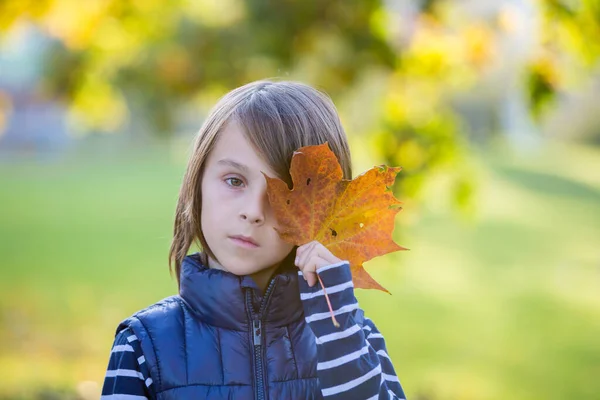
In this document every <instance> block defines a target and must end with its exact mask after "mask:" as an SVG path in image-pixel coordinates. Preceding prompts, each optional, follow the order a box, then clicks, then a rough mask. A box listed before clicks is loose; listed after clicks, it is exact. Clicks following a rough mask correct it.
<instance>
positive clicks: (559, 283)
mask: <svg viewBox="0 0 600 400" xmlns="http://www.w3.org/2000/svg"><path fill="white" fill-rule="evenodd" d="M599 56H600V1H598V0H552V1H550V0H549V1H534V0H512V1H509V0H462V1H458V0H455V1H441V0H437V1H436V0H429V1H427V0H422V1H416V0H414V1H409V0H362V1H333V0H308V1H307V0H302V1H296V0H285V1H275V0H171V1H160V0H3V1H2V2H0V399H63V398H64V399H93V398H98V397H99V393H100V388H101V385H102V381H103V378H104V373H105V368H106V365H107V362H108V356H109V352H110V347H111V344H112V340H113V334H114V330H115V328H116V326H117V324H118V322H119V321H120V320H121V319H123V318H125V317H127V316H128V315H130V314H131V313H132V312H134V311H135V310H137V309H140V308H143V307H145V306H147V305H149V304H151V303H153V302H155V301H157V300H159V299H161V298H163V297H166V296H168V295H171V294H174V293H175V292H176V281H175V280H174V279H173V278H172V277H171V276H170V274H169V272H168V267H167V253H168V248H169V244H170V238H171V232H172V222H173V216H174V209H175V203H176V199H177V194H178V189H179V185H180V183H181V179H182V176H183V171H184V168H185V164H186V161H187V158H188V155H189V151H190V145H191V142H192V139H193V136H194V134H195V133H196V132H197V130H198V128H199V127H200V125H201V123H202V121H203V118H205V116H206V114H207V112H208V110H209V109H210V107H211V106H212V105H213V104H214V102H215V101H216V99H217V98H218V97H220V96H221V95H223V94H224V93H226V92H227V91H229V90H231V89H233V88H235V87H237V86H239V85H242V84H244V83H247V82H249V81H252V80H256V79H261V78H266V77H280V78H283V79H293V80H300V81H303V82H307V83H309V84H312V85H314V86H316V87H318V88H320V89H323V90H325V91H327V92H328V93H329V94H330V95H331V96H332V97H333V99H334V101H335V103H336V104H337V106H338V108H339V111H340V114H341V116H342V120H343V123H344V126H345V128H346V130H347V132H348V135H349V137H350V142H351V149H352V152H353V157H354V174H355V175H357V174H359V173H361V172H363V171H365V170H366V169H368V168H370V167H371V166H373V165H377V164H382V163H385V164H388V165H399V166H402V167H403V171H402V172H401V174H400V177H399V178H398V182H397V185H396V187H395V190H396V193H397V196H398V197H399V198H400V199H401V200H402V201H403V202H404V209H403V211H402V212H401V213H400V214H399V216H398V219H397V228H396V230H395V233H394V235H395V238H396V240H397V242H398V243H399V244H401V245H403V246H405V247H408V248H409V249H410V251H406V252H399V253H396V254H392V255H388V256H385V257H380V258H378V259H375V260H373V261H371V262H369V263H367V269H368V270H369V271H370V272H371V273H372V275H373V276H374V277H375V278H376V279H378V280H379V281H380V282H381V283H382V284H383V285H384V286H386V287H387V288H388V289H389V290H390V291H391V293H392V295H391V296H390V295H387V294H384V293H380V292H374V291H360V293H359V294H358V297H359V300H360V302H361V304H362V307H363V308H364V309H365V310H366V313H367V315H369V316H370V317H371V318H372V319H374V320H375V321H376V323H377V324H378V326H379V327H380V329H381V330H382V331H383V333H384V334H385V337H386V339H387V344H388V349H389V353H390V354H391V356H392V358H393V360H394V362H395V366H396V369H397V372H398V375H399V376H400V379H401V382H402V383H403V385H404V387H405V390H406V392H407V394H408V396H409V398H410V399H413V400H417V399H419V400H438V399H439V400H446V399H448V400H453V399H461V400H470V399H473V400H484V399H503V398H510V399H513V400H518V399H544V400H554V399H567V398H576V399H598V398H600V380H599V379H598V377H599V376H600V63H599Z"/></svg>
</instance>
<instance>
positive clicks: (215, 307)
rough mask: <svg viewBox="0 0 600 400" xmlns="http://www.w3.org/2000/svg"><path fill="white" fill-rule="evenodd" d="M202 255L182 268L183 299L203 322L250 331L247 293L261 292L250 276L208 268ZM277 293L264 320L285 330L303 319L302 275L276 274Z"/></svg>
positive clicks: (284, 271) (282, 271) (283, 270)
mask: <svg viewBox="0 0 600 400" xmlns="http://www.w3.org/2000/svg"><path fill="white" fill-rule="evenodd" d="M203 260H204V257H203V254H202V253H194V254H191V255H189V256H186V257H185V258H184V260H183V262H182V264H181V277H180V287H179V295H180V297H181V298H182V299H183V300H184V301H185V302H186V304H187V305H188V306H189V307H190V308H191V309H192V311H193V312H194V314H196V315H197V316H198V317H199V318H200V319H201V320H202V321H203V322H206V323H207V324H209V325H214V326H218V327H221V328H226V329H234V330H246V329H248V308H247V304H246V291H248V290H250V291H254V292H256V291H258V287H257V286H256V283H255V282H254V280H253V279H252V278H251V277H249V276H238V275H234V274H232V273H230V272H227V271H223V270H219V269H211V268H208V266H206V265H205V264H207V263H206V262H203ZM273 279H274V280H275V282H274V287H273V292H272V294H271V296H270V298H269V300H268V304H266V310H265V315H263V316H262V319H263V320H264V321H266V322H267V323H269V324H272V325H274V326H283V325H287V324H289V323H291V322H294V321H296V320H298V319H300V318H303V308H302V303H301V301H300V293H299V289H298V273H297V271H296V270H295V269H292V268H287V269H286V268H280V269H278V270H277V271H276V272H275V275H274V278H273Z"/></svg>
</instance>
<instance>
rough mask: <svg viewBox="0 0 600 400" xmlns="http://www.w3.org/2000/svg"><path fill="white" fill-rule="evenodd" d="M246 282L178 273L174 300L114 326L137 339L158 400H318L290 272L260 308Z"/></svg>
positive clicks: (203, 270) (204, 270)
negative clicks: (128, 331)
mask: <svg viewBox="0 0 600 400" xmlns="http://www.w3.org/2000/svg"><path fill="white" fill-rule="evenodd" d="M257 291H258V288H257V287H256V284H255V283H254V281H253V280H252V278H250V277H241V276H236V275H233V274H231V273H229V272H226V271H221V270H217V269H210V268H208V267H206V266H205V265H204V264H203V263H202V261H201V256H200V253H196V254H193V255H189V256H187V257H186V258H185V259H184V261H183V263H182V268H181V283H180V290H179V295H176V296H171V297H168V298H166V299H164V300H161V301H160V302H158V303H156V304H154V305H152V306H150V307H148V308H146V309H144V310H141V311H139V312H137V313H135V314H134V315H133V316H131V317H130V318H128V319H126V320H124V321H123V322H121V324H120V325H119V327H118V328H117V332H120V331H121V330H123V329H125V328H126V327H129V328H131V329H132V330H133V331H134V333H135V334H136V336H137V337H138V339H139V340H140V343H141V347H142V351H143V353H144V357H145V360H146V363H147V365H148V368H149V371H150V377H151V378H152V381H153V385H154V389H155V392H156V395H157V398H158V399H165V400H166V399H260V400H263V399H265V400H266V399H321V398H322V395H321V391H320V386H319V381H318V379H317V368H316V367H317V348H316V343H315V337H314V334H313V333H312V331H311V330H310V328H309V327H308V325H307V324H306V322H305V321H304V311H303V308H302V303H301V301H300V294H299V289H298V274H297V271H296V270H292V269H290V270H287V271H279V273H277V274H276V275H275V277H274V278H273V279H272V280H271V282H270V284H269V286H268V288H267V289H266V291H265V292H264V295H263V296H262V299H261V300H260V304H259V305H258V306H256V305H255V304H254V302H253V299H254V298H255V296H256V295H257Z"/></svg>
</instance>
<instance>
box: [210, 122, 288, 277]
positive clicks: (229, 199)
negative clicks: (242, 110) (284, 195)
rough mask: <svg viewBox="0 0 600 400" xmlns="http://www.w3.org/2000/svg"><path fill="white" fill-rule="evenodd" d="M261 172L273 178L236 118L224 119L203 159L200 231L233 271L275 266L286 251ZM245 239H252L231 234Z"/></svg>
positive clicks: (222, 264)
mask: <svg viewBox="0 0 600 400" xmlns="http://www.w3.org/2000/svg"><path fill="white" fill-rule="evenodd" d="M261 171H263V172H264V173H266V174H267V175H268V176H270V177H276V176H277V175H276V174H275V172H273V169H272V168H271V167H270V166H269V165H268V164H267V163H265V161H264V160H262V159H261V158H260V156H259V155H258V153H257V152H256V151H255V150H254V148H253V147H252V145H251V144H250V143H249V142H248V140H247V139H246V137H245V136H244V132H243V130H242V128H241V127H240V126H239V125H238V124H237V123H236V122H230V123H228V124H227V125H226V126H225V127H224V129H223V131H222V132H221V133H220V134H219V137H218V139H217V142H216V145H215V147H214V148H213V150H212V151H211V152H210V154H209V156H208V158H207V160H206V161H205V166H204V174H203V178H202V214H201V219H202V233H203V234H204V238H205V240H206V243H207V244H208V246H209V248H210V249H211V250H212V252H213V254H214V255H215V257H216V260H211V261H212V262H213V263H214V261H216V262H217V263H218V264H219V265H214V264H213V265H211V267H215V266H216V267H222V268H223V269H225V270H226V271H229V272H231V273H233V274H236V275H251V274H255V273H257V272H259V271H262V270H265V269H267V268H271V267H273V268H274V267H276V266H277V265H278V264H279V263H280V262H281V261H282V260H283V259H284V258H285V257H286V256H287V255H288V254H289V253H290V251H291V250H292V248H293V245H292V244H289V243H287V242H284V241H283V240H281V239H280V238H279V235H278V234H277V232H276V231H275V229H273V228H274V227H276V226H277V221H276V220H275V215H274V214H273V210H272V209H271V206H270V204H269V199H268V197H267V191H266V189H267V183H266V180H265V178H264V176H263V175H262V174H261ZM235 236H245V237H247V238H250V240H252V241H253V242H254V244H252V243H249V242H247V241H244V240H241V239H236V238H235Z"/></svg>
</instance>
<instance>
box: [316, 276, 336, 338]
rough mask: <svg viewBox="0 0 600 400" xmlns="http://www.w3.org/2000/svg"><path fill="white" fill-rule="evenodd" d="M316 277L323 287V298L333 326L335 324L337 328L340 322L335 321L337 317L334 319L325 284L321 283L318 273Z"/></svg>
mask: <svg viewBox="0 0 600 400" xmlns="http://www.w3.org/2000/svg"><path fill="white" fill-rule="evenodd" d="M317 278H318V279H319V283H320V284H321V287H322V288H323V294H324V295H325V300H327V305H328V306H329V312H330V313H331V321H333V326H335V327H336V328H339V327H340V323H339V322H337V319H335V315H334V314H333V307H331V302H330V301H329V296H327V291H326V290H325V285H323V281H322V280H321V277H320V276H319V274H317Z"/></svg>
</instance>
